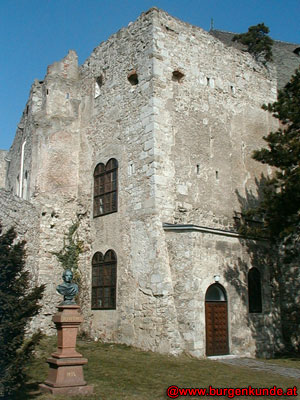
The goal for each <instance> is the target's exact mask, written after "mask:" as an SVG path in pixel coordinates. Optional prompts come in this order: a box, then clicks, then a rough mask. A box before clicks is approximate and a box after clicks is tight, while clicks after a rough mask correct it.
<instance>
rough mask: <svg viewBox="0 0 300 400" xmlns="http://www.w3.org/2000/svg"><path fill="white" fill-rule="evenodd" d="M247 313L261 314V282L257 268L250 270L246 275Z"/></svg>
mask: <svg viewBox="0 0 300 400" xmlns="http://www.w3.org/2000/svg"><path fill="white" fill-rule="evenodd" d="M248 298H249V313H261V312H262V298H261V280H260V272H259V270H258V269H257V268H251V269H250V271H249V273H248Z"/></svg>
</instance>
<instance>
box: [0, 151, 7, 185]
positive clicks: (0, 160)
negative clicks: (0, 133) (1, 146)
mask: <svg viewBox="0 0 300 400" xmlns="http://www.w3.org/2000/svg"><path fill="white" fill-rule="evenodd" d="M6 156H7V150H0V188H5V180H6V174H7V161H6V160H5V158H6Z"/></svg>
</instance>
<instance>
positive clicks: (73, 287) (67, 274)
mask: <svg viewBox="0 0 300 400" xmlns="http://www.w3.org/2000/svg"><path fill="white" fill-rule="evenodd" d="M62 278H63V280H64V282H63V283H62V284H61V285H58V286H57V287H56V291H57V292H58V293H59V294H62V295H63V296H64V301H63V302H62V303H61V304H66V305H68V304H76V303H75V301H74V297H75V296H76V295H77V293H78V285H77V284H76V283H74V282H72V279H73V272H72V271H71V270H70V269H66V270H65V271H64V272H63V274H62Z"/></svg>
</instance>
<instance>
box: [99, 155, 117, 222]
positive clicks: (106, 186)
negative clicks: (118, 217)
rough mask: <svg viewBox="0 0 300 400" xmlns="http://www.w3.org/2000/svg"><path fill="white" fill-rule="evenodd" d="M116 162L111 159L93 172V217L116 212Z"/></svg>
mask: <svg viewBox="0 0 300 400" xmlns="http://www.w3.org/2000/svg"><path fill="white" fill-rule="evenodd" d="M117 191H118V161H117V160H116V159H114V158H111V159H110V160H109V161H108V162H107V164H106V165H104V164H102V163H100V164H98V165H97V166H96V168H95V171H94V217H99V216H101V215H105V214H110V213H113V212H116V211H117V197H118V196H117Z"/></svg>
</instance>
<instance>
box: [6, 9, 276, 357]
mask: <svg viewBox="0 0 300 400" xmlns="http://www.w3.org/2000/svg"><path fill="white" fill-rule="evenodd" d="M276 92H277V82H276V77H275V72H274V70H273V69H272V68H270V69H269V70H268V69H266V68H265V67H263V66H261V65H259V64H257V63H256V62H255V61H254V60H253V59H252V58H251V56H249V55H247V54H245V53H242V52H240V51H239V50H237V49H234V48H228V47H226V46H224V44H223V43H221V42H220V41H219V40H217V39H215V38H214V37H212V36H211V35H210V34H209V33H207V32H205V31H203V30H202V29H201V28H198V27H194V26H191V25H189V24H186V23H184V22H182V21H179V20H177V19H175V18H173V17H171V16H169V15H168V14H167V13H165V12H164V11H162V10H158V9H156V8H154V9H151V10H149V11H148V12H147V13H144V14H142V15H141V16H140V17H139V18H138V20H137V21H135V22H134V23H132V24H130V25H129V26H128V27H127V28H123V29H121V30H120V31H119V32H117V33H116V34H115V35H113V36H111V37H110V38H109V39H108V40H107V41H106V42H103V43H101V44H100V45H99V46H98V47H97V48H96V49H95V50H94V51H93V53H92V54H91V56H90V57H89V58H88V59H87V60H86V61H85V63H84V64H83V65H82V66H78V63H77V56H76V53H75V52H74V51H70V52H69V53H68V55H67V56H66V57H65V58H64V59H63V60H62V61H60V62H57V63H54V64H53V65H51V66H49V67H48V71H47V75H46V76H45V79H44V80H43V81H35V83H34V84H33V86H32V89H31V93H30V97H29V100H28V102H27V105H26V107H25V110H24V113H23V116H22V119H21V122H20V124H19V125H18V129H17V133H16V137H15V140H14V143H13V145H12V147H11V149H10V151H9V152H8V154H5V157H6V159H7V160H8V161H7V164H5V165H7V168H8V170H7V179H6V189H7V190H8V191H11V192H13V193H14V194H16V195H18V196H20V197H22V198H23V199H24V200H19V204H24V205H25V204H26V206H25V208H26V207H27V208H28V205H29V204H31V207H33V208H32V209H34V210H35V211H34V212H35V213H36V214H35V216H32V221H34V223H33V225H34V226H35V227H36V228H35V230H34V232H35V238H36V239H35V245H34V246H35V250H34V261H33V264H32V265H34V270H35V273H36V275H37V277H38V281H39V282H43V283H46V285H47V291H46V295H45V299H44V303H45V304H44V308H43V312H42V314H41V316H40V317H39V319H37V320H36V321H35V324H39V325H40V326H41V327H42V328H43V329H44V330H45V331H46V332H48V333H49V332H50V333H51V329H52V325H51V322H50V319H51V314H52V313H53V312H54V310H55V306H56V304H57V302H58V301H59V297H58V296H57V294H56V293H55V285H56V284H57V281H58V280H59V277H60V274H61V267H60V266H59V264H58V262H57V260H56V258H55V256H54V255H53V254H52V253H53V251H58V250H59V249H60V248H61V247H62V244H63V237H64V234H65V233H66V232H67V230H68V227H69V226H70V225H71V223H72V221H74V220H75V219H76V218H79V219H80V228H79V236H80V238H81V239H82V240H83V241H84V245H85V252H84V253H83V254H82V256H81V259H80V268H81V272H82V281H83V286H82V290H81V301H82V307H83V312H84V315H85V329H86V330H88V332H89V333H90V334H91V335H92V336H93V337H97V338H101V339H103V340H106V341H116V342H121V343H127V344H131V345H135V346H138V347H141V348H144V349H151V350H154V351H160V352H167V353H174V354H176V353H179V352H181V351H187V352H189V353H191V354H194V355H196V356H204V355H205V354H206V341H207V337H206V334H205V326H206V322H205V295H206V291H207V289H208V287H209V286H210V285H212V284H214V282H215V280H214V276H219V279H220V280H219V285H220V287H222V288H223V289H222V290H224V293H225V292H226V299H227V309H228V321H227V322H226V323H227V325H228V338H229V339H228V344H229V352H230V353H232V354H243V355H245V354H247V355H254V354H255V353H259V354H271V353H272V352H274V350H275V349H276V348H278V346H279V345H280V341H281V337H280V332H279V330H278V329H277V328H276V323H275V322H276V319H277V318H278V315H279V314H278V313H279V308H278V304H277V302H276V301H275V300H274V298H272V295H271V291H270V286H269V283H270V280H272V279H273V275H272V268H271V265H264V264H262V263H258V262H256V259H255V257H254V256H253V254H252V253H249V252H248V251H247V247H245V246H244V245H243V243H242V239H241V238H240V237H239V236H238V235H237V234H236V232H235V231H234V228H233V222H232V221H233V219H232V217H233V215H234V212H235V211H240V203H239V198H243V197H245V196H246V190H248V191H252V192H253V194H254V195H255V193H256V185H255V178H256V177H259V175H260V174H261V172H263V173H264V174H269V173H271V171H269V170H267V169H264V170H262V169H261V165H259V164H258V163H256V162H255V161H254V160H252V159H251V153H252V151H253V150H254V149H255V148H257V147H259V146H262V145H263V141H262V136H263V135H265V134H267V133H268V132H269V130H270V129H272V128H276V121H274V120H273V119H272V118H271V117H270V115H268V113H265V112H264V111H262V110H261V104H262V103H264V102H272V101H274V100H275V98H276ZM111 158H114V159H116V160H117V161H118V165H119V168H118V211H117V212H114V213H111V214H108V215H104V216H100V217H97V218H93V172H94V169H95V167H96V165H97V164H99V163H103V164H106V163H107V161H108V160H110V159H111ZM1 160H2V158H1ZM3 165H4V164H3ZM0 167H1V170H4V168H6V166H5V167H2V161H1V163H0ZM3 193H4V192H3ZM5 193H6V194H5V196H8V194H7V192H5ZM237 194H238V195H239V196H238V195H237ZM1 199H2V195H1V193H0V200H1ZM1 201H2V200H1ZM4 201H5V200H4ZM6 201H7V202H9V201H8V200H6ZM14 201H16V200H14ZM5 207H6V205H5V206H4V208H5ZM21 213H22V212H20V213H19V215H21ZM24 215H27V214H26V213H25V214H24ZM0 218H1V219H3V221H4V223H5V224H6V225H10V224H12V223H13V219H9V218H7V216H6V214H3V213H1V215H0ZM26 218H27V217H26ZM26 218H25V219H24V224H25V225H26V224H27V222H26ZM28 239H29V241H30V235H29V238H28ZM252 247H253V248H257V249H264V248H265V247H266V244H265V243H254V242H253V243H252ZM109 249H112V250H114V252H115V253H116V255H117V306H116V309H115V310H91V261H92V257H93V255H94V254H95V253H96V252H101V253H103V254H105V253H106V251H107V250H109ZM253 266H255V267H256V268H257V269H258V270H259V271H260V273H261V277H262V283H263V291H262V296H263V310H262V312H261V313H259V314H251V315H250V314H249V313H248V303H247V274H248V271H249V270H250V268H251V267H253ZM262 327H264V330H262Z"/></svg>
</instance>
